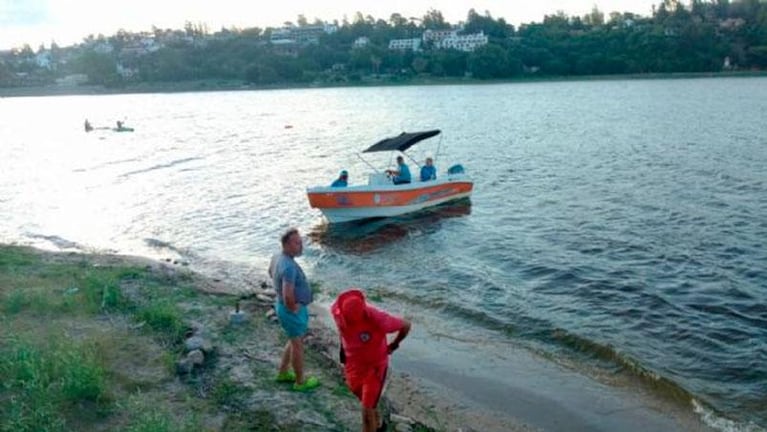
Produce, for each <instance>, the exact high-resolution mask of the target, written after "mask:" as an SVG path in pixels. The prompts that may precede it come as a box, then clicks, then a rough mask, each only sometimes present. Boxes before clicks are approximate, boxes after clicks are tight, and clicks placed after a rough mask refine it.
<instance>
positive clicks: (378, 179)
mask: <svg viewBox="0 0 767 432" xmlns="http://www.w3.org/2000/svg"><path fill="white" fill-rule="evenodd" d="M368 184H369V185H370V186H375V185H390V184H392V182H391V179H390V178H389V177H388V176H387V175H386V173H372V174H368Z"/></svg>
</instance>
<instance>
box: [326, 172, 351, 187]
mask: <svg viewBox="0 0 767 432" xmlns="http://www.w3.org/2000/svg"><path fill="white" fill-rule="evenodd" d="M348 185H349V172H348V171H346V170H343V171H341V173H340V174H339V175H338V178H337V179H335V181H333V184H331V185H330V187H346V186H348Z"/></svg>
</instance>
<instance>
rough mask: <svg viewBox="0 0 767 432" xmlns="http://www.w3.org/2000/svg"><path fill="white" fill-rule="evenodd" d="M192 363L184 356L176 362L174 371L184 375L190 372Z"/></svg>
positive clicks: (192, 367)
mask: <svg viewBox="0 0 767 432" xmlns="http://www.w3.org/2000/svg"><path fill="white" fill-rule="evenodd" d="M192 369H194V364H192V362H191V361H190V360H189V359H188V358H184V359H181V360H179V361H177V362H176V373H177V374H179V375H186V374H189V373H191V372H192Z"/></svg>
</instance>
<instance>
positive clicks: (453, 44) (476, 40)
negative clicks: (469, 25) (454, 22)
mask: <svg viewBox="0 0 767 432" xmlns="http://www.w3.org/2000/svg"><path fill="white" fill-rule="evenodd" d="M483 45H487V36H486V35H485V34H484V33H483V32H479V33H474V34H468V35H459V34H458V33H456V32H453V33H452V34H451V35H449V36H447V37H445V38H442V39H440V40H436V41H435V42H434V47H435V48H438V49H457V50H459V51H465V52H472V51H474V50H475V49H477V48H479V47H481V46H483Z"/></svg>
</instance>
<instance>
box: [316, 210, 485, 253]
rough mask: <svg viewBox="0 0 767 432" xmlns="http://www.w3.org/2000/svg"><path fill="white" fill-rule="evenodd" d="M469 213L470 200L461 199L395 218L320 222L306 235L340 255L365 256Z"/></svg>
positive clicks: (432, 230) (431, 230)
mask: <svg viewBox="0 0 767 432" xmlns="http://www.w3.org/2000/svg"><path fill="white" fill-rule="evenodd" d="M470 213H471V200H470V199H469V198H462V199H460V200H456V201H451V202H448V203H445V204H441V205H438V206H435V207H431V208H428V209H424V210H421V211H418V212H415V213H410V214H407V215H402V216H398V217H390V218H376V219H366V220H363V221H353V222H346V223H337V224H329V223H327V222H323V223H321V224H319V225H317V226H315V227H314V228H312V230H311V231H310V232H309V234H308V235H309V238H311V239H312V241H314V242H315V243H317V244H319V245H321V246H322V247H326V248H331V249H336V250H338V251H339V252H344V253H353V254H365V253H368V252H372V251H375V250H377V249H379V248H381V247H384V246H386V245H389V244H392V243H394V242H396V241H398V240H400V239H402V238H406V237H407V236H408V234H410V233H413V232H422V233H431V232H434V231H436V230H438V229H439V228H440V225H441V223H442V221H443V220H445V219H449V218H454V217H460V216H465V215H468V214H470Z"/></svg>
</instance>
